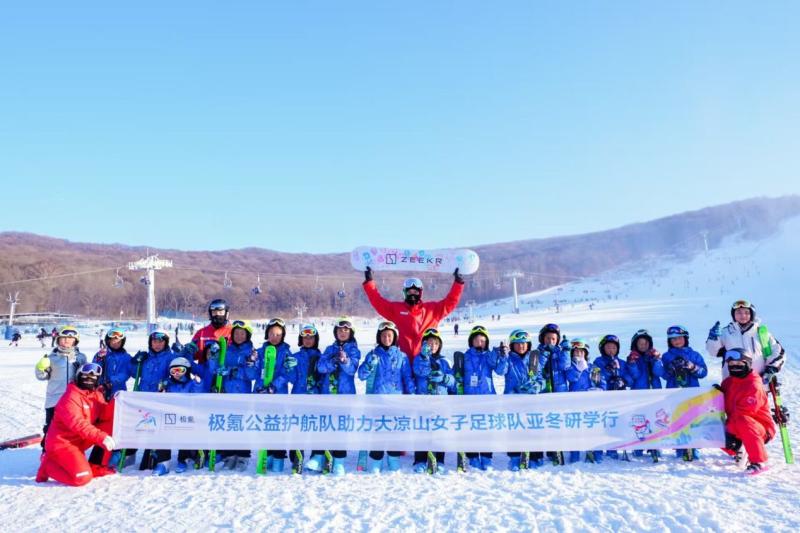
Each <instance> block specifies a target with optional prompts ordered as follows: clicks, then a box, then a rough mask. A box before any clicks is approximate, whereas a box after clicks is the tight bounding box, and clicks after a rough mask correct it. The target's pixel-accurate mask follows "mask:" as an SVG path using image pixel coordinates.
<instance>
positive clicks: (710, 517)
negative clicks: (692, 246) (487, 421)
mask: <svg viewBox="0 0 800 533" xmlns="http://www.w3.org/2000/svg"><path fill="white" fill-rule="evenodd" d="M798 235H800V218H793V219H790V220H788V221H786V222H785V223H784V224H783V226H782V228H781V230H780V231H779V232H778V233H776V234H774V235H772V236H771V237H769V238H767V239H764V240H761V241H757V242H754V241H745V240H737V239H736V238H730V239H728V240H727V241H726V242H725V243H724V244H722V245H721V246H720V247H719V248H717V249H714V250H712V251H711V252H710V253H709V254H707V255H701V256H697V257H695V258H694V259H691V260H689V261H686V262H681V261H680V260H677V259H676V260H671V261H668V262H663V261H662V262H654V261H643V262H641V263H636V264H633V265H631V266H629V267H626V268H624V269H619V270H616V271H614V272H611V273H609V274H607V275H604V276H602V277H598V278H593V279H584V280H577V281H575V282H573V283H569V284H566V285H562V286H559V287H554V288H551V289H549V290H547V291H542V292H536V293H530V294H525V295H523V296H522V298H521V309H522V313H521V314H519V315H513V314H511V301H510V299H506V300H500V301H496V302H492V303H487V304H484V305H480V306H477V307H475V308H474V309H473V313H474V314H475V319H474V322H475V323H481V324H483V325H485V326H486V327H488V328H489V330H490V332H491V334H492V342H493V344H496V343H497V342H499V341H500V340H502V339H504V338H505V337H506V336H507V334H508V332H509V331H510V330H511V329H513V328H516V327H525V328H529V329H531V330H533V331H538V329H539V327H541V325H542V324H544V323H546V322H557V323H559V324H560V325H561V327H562V330H563V331H564V332H565V333H566V334H567V335H568V336H569V337H570V338H573V337H583V338H585V339H587V340H588V341H590V343H591V345H592V353H591V355H592V357H594V356H596V355H597V349H596V343H597V340H598V339H599V337H600V336H602V335H604V334H606V333H614V334H617V335H619V336H620V337H621V338H622V339H629V338H630V336H631V335H632V333H633V332H634V331H635V330H637V329H640V328H647V329H649V330H650V331H651V332H652V333H653V336H654V338H655V341H656V345H657V347H659V348H664V346H665V331H666V329H667V327H668V326H670V325H671V324H674V323H678V324H682V325H684V326H685V327H687V328H688V329H689V331H690V332H691V334H692V337H691V342H692V344H693V345H694V346H695V348H697V349H698V351H700V352H701V353H703V350H702V345H703V342H704V341H705V338H706V334H707V331H708V329H709V328H710V327H711V325H712V324H713V323H714V321H715V320H720V321H721V322H722V323H723V324H725V323H727V322H728V321H729V320H730V316H729V309H730V303H731V302H732V301H733V300H735V299H739V298H747V299H750V300H752V301H753V302H754V304H755V305H756V307H757V309H758V314H759V316H761V317H762V318H763V320H764V321H765V322H766V323H767V324H768V325H769V327H770V329H771V330H772V331H773V332H775V334H776V335H777V337H778V339H779V340H780V341H781V342H782V343H783V345H784V346H785V347H786V349H787V361H788V362H787V366H786V367H785V369H784V372H783V373H782V374H783V381H784V382H785V383H786V387H785V392H784V396H785V401H786V404H787V405H788V407H789V409H790V411H792V412H793V413H794V414H795V415H796V416H798V417H800V410H799V409H800V401H799V400H798V398H800V392H798V390H799V389H800V363H798V358H800V350H798V346H800V330H798V328H797V327H796V325H797V319H796V318H795V317H796V314H795V307H796V306H797V305H799V303H798V302H800V298H799V297H800V289H798V287H800V273H798V269H797V268H796V267H795V265H796V264H797V263H798V261H800V237H798ZM556 300H557V301H558V302H559V304H558V312H556V308H555V305H554V301H556ZM468 313H469V310H467V309H466V308H460V309H459V310H458V314H459V315H468ZM492 314H494V315H497V314H499V315H501V318H500V320H494V321H492V320H491V318H490V315H492ZM460 326H461V335H459V336H457V337H456V336H454V334H453V331H452V324H442V328H441V329H442V331H443V332H444V334H445V348H444V352H445V353H447V354H451V353H452V351H454V350H456V349H463V348H464V347H465V345H466V335H465V333H466V332H467V331H468V330H469V325H468V324H467V323H466V322H465V321H464V320H461V321H460ZM373 327H374V323H372V324H369V325H363V326H361V327H359V330H358V337H359V339H360V340H361V345H362V350H363V349H364V348H365V347H367V346H369V345H370V344H371V343H370V341H371V339H372V335H373V331H374V330H373V329H372V328H373ZM331 340H332V338H331V332H330V328H325V329H324V330H323V338H322V341H321V342H322V344H326V343H329V342H331ZM95 342H96V340H95V339H94V338H92V337H91V335H86V336H85V341H84V343H83V347H84V350H87V351H88V350H89V349H90V347H94V346H95V344H94V343H95ZM128 343H129V344H128V346H129V347H132V348H134V349H137V348H138V347H142V346H143V345H144V337H143V336H142V335H141V334H138V335H137V334H134V335H132V336H131V338H130V340H129V341H128ZM624 348H625V346H623V349H624ZM41 352H42V350H41V349H40V348H36V341H35V339H32V338H30V337H26V338H25V339H24V340H23V345H22V346H21V347H20V348H10V347H7V346H3V347H2V348H0V398H2V399H0V408H1V409H2V410H3V412H4V416H3V417H2V419H0V437H2V438H9V437H12V436H19V435H22V434H27V433H33V432H36V431H38V430H40V427H41V424H42V419H43V409H42V405H43V397H44V385H43V384H42V383H40V382H37V381H36V380H35V379H34V378H33V364H34V362H35V361H36V359H37V358H38V357H39V356H40V355H41ZM704 356H705V354H704ZM706 361H707V363H708V367H709V377H708V378H707V379H706V380H704V383H706V384H711V383H714V382H718V381H719V364H718V362H717V361H716V360H712V359H711V358H708V357H707V356H706ZM497 381H498V383H497V384H498V385H501V381H502V380H501V379H498V380H497ZM360 386H361V387H362V389H361V390H362V391H363V385H362V384H360ZM791 435H792V439H793V441H794V442H795V443H796V451H800V448H797V445H798V444H800V431H798V430H797V429H796V425H794V426H791ZM768 450H769V453H770V463H771V466H772V469H771V470H770V471H769V472H767V473H765V474H763V475H761V476H759V477H757V478H745V477H744V476H742V475H741V473H740V472H739V471H736V470H735V469H734V467H733V466H732V464H731V463H730V460H729V459H728V458H727V457H726V456H725V455H724V454H723V453H722V452H721V451H719V450H704V451H703V452H702V455H701V461H699V462H696V463H683V462H682V461H677V460H675V459H672V458H669V459H668V460H666V461H664V462H662V463H659V464H655V465H654V464H649V463H647V462H644V461H641V460H633V461H632V462H630V463H623V462H615V461H610V460H607V461H605V462H604V463H603V464H600V465H590V464H575V465H568V466H564V467H552V466H546V467H544V468H542V469H541V470H538V471H530V472H523V473H517V474H513V473H510V472H507V471H505V463H506V458H505V457H504V455H503V454H496V455H495V457H496V463H498V467H499V468H498V471H496V472H491V473H481V472H470V473H467V474H464V475H458V474H453V473H451V474H448V475H446V476H442V477H439V476H435V477H431V476H427V475H415V474H413V473H412V472H411V465H410V458H409V457H405V458H404V468H403V471H401V472H399V473H395V474H389V475H387V474H383V475H380V476H369V475H361V474H356V473H350V474H348V475H347V476H346V477H344V478H342V479H334V478H329V477H313V476H302V477H291V476H289V475H283V476H267V477H256V476H255V474H254V473H253V472H252V468H251V471H250V472H248V473H246V474H233V473H228V472H222V473H216V474H211V473H209V472H207V471H200V472H197V473H194V472H192V473H188V474H182V475H174V474H170V475H168V476H166V477H164V478H152V477H150V476H148V475H144V474H140V473H139V472H136V471H130V472H127V471H126V472H125V473H124V474H122V475H118V476H110V477H106V478H102V479H99V480H95V481H93V482H92V483H91V484H90V485H88V486H87V487H85V488H83V489H69V488H66V487H61V486H58V485H56V484H55V483H53V482H50V483H47V484H44V485H37V484H36V483H34V481H33V478H34V474H35V472H36V467H37V461H38V455H39V454H38V449H33V448H29V449H21V450H10V451H4V452H0V479H2V483H0V500H2V501H3V502H4V508H5V509H6V512H5V513H4V519H5V524H6V526H5V527H7V528H8V530H10V531H11V530H35V529H45V528H52V527H54V526H55V525H56V524H58V526H60V528H61V529H67V530H77V529H81V530H88V529H92V530H94V529H99V530H112V529H113V530H133V529H136V530H163V529H170V530H173V531H188V530H199V529H202V530H207V529H223V528H237V529H244V528H247V529H256V530H285V529H291V530H302V531H312V530H313V531H316V530H343V529H353V530H363V531H366V530H373V529H378V530H399V529H410V530H425V531H431V530H434V529H436V530H441V529H443V530H454V531H465V530H484V529H489V530H544V531H582V530H604V531H612V530H613V531H617V530H620V529H634V530H643V531H663V530H673V531H734V530H766V531H792V530H797V529H798V528H800V518H798V517H797V513H796V509H797V507H798V504H800V475H798V472H797V468H796V467H795V466H789V465H786V464H784V462H783V455H782V452H781V448H780V442H779V440H776V441H774V442H772V443H771V444H770V445H769V446H768ZM355 455H356V454H354V453H351V454H350V457H349V460H350V462H351V463H352V462H353V461H354V459H355V457H354V456H355ZM447 464H448V465H452V464H453V458H452V457H448V458H447ZM350 470H351V471H352V470H354V465H353V464H351V465H350Z"/></svg>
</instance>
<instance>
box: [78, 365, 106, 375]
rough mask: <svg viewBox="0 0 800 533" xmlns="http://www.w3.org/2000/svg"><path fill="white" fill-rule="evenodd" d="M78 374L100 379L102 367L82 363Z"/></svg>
mask: <svg viewBox="0 0 800 533" xmlns="http://www.w3.org/2000/svg"><path fill="white" fill-rule="evenodd" d="M78 373H79V374H88V375H90V376H96V377H100V376H101V375H102V374H103V367H101V366H100V365H98V364H97V363H84V364H83V365H82V366H81V368H80V369H79V370H78Z"/></svg>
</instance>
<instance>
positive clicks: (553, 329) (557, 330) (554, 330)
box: [542, 324, 561, 333]
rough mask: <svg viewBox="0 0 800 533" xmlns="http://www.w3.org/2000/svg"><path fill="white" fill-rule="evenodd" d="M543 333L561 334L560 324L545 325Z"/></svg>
mask: <svg viewBox="0 0 800 533" xmlns="http://www.w3.org/2000/svg"><path fill="white" fill-rule="evenodd" d="M542 333H561V328H560V327H558V324H545V325H544V327H543V328H542Z"/></svg>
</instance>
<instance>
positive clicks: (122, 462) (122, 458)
mask: <svg viewBox="0 0 800 533" xmlns="http://www.w3.org/2000/svg"><path fill="white" fill-rule="evenodd" d="M142 364H144V361H143V360H142V361H139V362H138V363H137V364H136V376H135V377H134V378H133V390H134V392H136V391H138V390H139V382H140V381H141V380H142ZM127 455H128V449H127V448H123V450H122V452H120V454H119V463H117V472H122V469H123V468H125V459H126V457H127Z"/></svg>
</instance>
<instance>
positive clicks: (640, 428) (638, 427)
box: [630, 415, 653, 440]
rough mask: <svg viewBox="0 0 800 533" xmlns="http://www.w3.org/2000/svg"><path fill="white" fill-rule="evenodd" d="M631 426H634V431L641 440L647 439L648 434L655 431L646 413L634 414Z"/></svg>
mask: <svg viewBox="0 0 800 533" xmlns="http://www.w3.org/2000/svg"><path fill="white" fill-rule="evenodd" d="M630 426H631V427H632V428H633V432H634V433H635V434H636V438H637V439H639V440H644V439H646V438H647V436H648V435H649V434H650V433H652V432H653V430H652V429H650V421H649V420H648V419H647V417H646V416H645V415H633V416H632V417H631V423H630Z"/></svg>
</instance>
